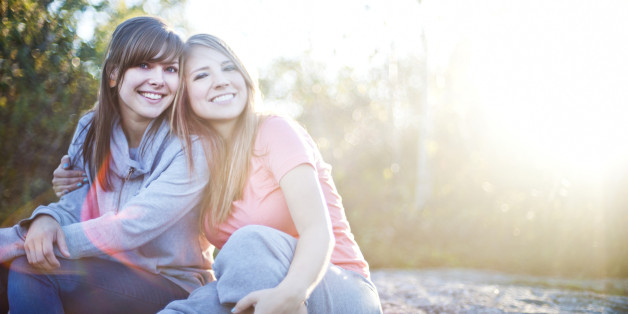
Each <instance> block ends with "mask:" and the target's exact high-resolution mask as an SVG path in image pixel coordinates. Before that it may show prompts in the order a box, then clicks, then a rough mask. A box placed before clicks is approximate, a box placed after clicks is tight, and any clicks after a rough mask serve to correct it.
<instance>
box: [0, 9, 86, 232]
mask: <svg viewBox="0 0 628 314" xmlns="http://www.w3.org/2000/svg"><path fill="white" fill-rule="evenodd" d="M50 3H51V1H28V0H27V1H12V0H10V1H3V2H2V6H1V7H0V17H1V19H2V20H1V23H2V30H1V32H2V36H1V37H0V38H1V39H0V40H1V41H0V53H1V57H0V58H1V59H0V69H1V70H0V95H1V96H0V122H1V123H0V142H2V148H0V149H1V152H0V191H2V194H1V195H0V208H1V209H2V213H1V214H2V217H0V218H3V219H2V220H4V218H6V217H7V216H8V215H9V214H11V213H12V210H13V209H15V208H18V207H19V206H20V205H22V204H24V203H27V202H30V201H32V200H39V201H48V200H49V197H46V196H45V195H46V194H45V193H46V192H47V191H48V190H49V187H50V183H49V180H50V175H51V173H52V170H53V169H54V168H55V166H54V165H56V164H58V162H59V158H60V156H62V155H64V152H66V151H67V147H68V144H69V140H70V138H71V135H72V131H73V128H74V126H75V123H76V121H77V118H78V116H77V113H79V111H80V110H83V109H86V108H88V107H90V106H91V105H92V104H93V102H94V100H95V98H96V97H95V95H96V90H97V85H96V79H95V78H94V77H93V76H92V75H91V74H89V73H88V72H87V71H86V70H85V67H84V62H85V61H86V60H89V59H90V58H92V57H93V56H94V51H93V50H91V49H89V47H88V46H85V45H80V44H78V43H80V42H79V41H78V38H77V36H76V32H75V29H76V18H75V15H74V13H75V12H77V11H81V10H83V9H85V7H86V1H64V2H63V5H62V6H61V7H60V8H58V9H57V10H54V11H53V10H51V9H49V8H48V6H49V4H50ZM42 174H43V175H42ZM47 195H48V196H50V193H48V194H47ZM31 205H32V204H31ZM31 209H32V208H31Z"/></svg>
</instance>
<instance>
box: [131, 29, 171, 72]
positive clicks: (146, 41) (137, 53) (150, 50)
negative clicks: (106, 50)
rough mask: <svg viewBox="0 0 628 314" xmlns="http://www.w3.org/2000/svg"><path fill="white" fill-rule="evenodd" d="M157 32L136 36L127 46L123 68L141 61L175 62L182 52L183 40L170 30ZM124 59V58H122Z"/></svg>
mask: <svg viewBox="0 0 628 314" xmlns="http://www.w3.org/2000/svg"><path fill="white" fill-rule="evenodd" d="M156 31H157V34H146V33H144V34H143V35H141V36H138V39H137V40H136V41H135V43H134V44H133V45H130V47H128V51H127V54H126V56H127V57H128V58H123V60H122V64H123V67H124V68H129V67H133V66H136V65H138V64H140V63H142V62H175V61H178V58H179V56H180V55H181V53H182V52H183V42H182V41H181V39H180V38H179V36H177V35H176V34H174V33H172V32H168V33H165V32H163V30H161V29H160V30H156ZM124 59H126V60H124Z"/></svg>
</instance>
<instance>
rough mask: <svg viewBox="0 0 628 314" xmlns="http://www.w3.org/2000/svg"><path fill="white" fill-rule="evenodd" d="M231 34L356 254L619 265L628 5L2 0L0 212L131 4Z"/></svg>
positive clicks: (535, 271)
mask: <svg viewBox="0 0 628 314" xmlns="http://www.w3.org/2000/svg"><path fill="white" fill-rule="evenodd" d="M143 14H152V15H159V16H162V17H164V18H165V19H167V20H168V21H169V22H170V23H171V24H172V25H174V26H175V28H176V29H177V31H178V32H179V33H180V34H181V35H182V37H184V38H186V37H189V36H190V35H192V34H195V33H199V32H205V33H211V34H214V35H217V36H219V37H221V38H223V39H224V40H226V41H227V43H229V44H230V45H231V46H232V48H233V49H234V50H235V51H236V53H238V54H239V56H240V57H241V58H242V59H243V61H244V63H245V64H246V65H247V67H248V69H249V70H250V71H251V72H253V73H254V76H255V77H256V78H257V79H258V81H259V85H260V88H261V94H262V95H261V98H262V99H263V103H262V104H261V105H260V109H261V110H272V111H278V112H281V113H284V114H287V115H290V116H292V117H294V118H295V119H297V120H298V121H299V122H301V123H302V124H303V125H304V126H305V127H306V128H307V129H308V131H309V132H310V133H311V134H312V136H313V137H314V139H315V140H316V142H317V143H318V145H319V147H320V149H321V151H322V153H323V156H324V157H325V159H326V161H327V162H328V163H330V164H331V165H332V166H333V175H334V178H335V180H336V185H337V186H338V189H339V190H340V193H341V195H342V196H343V200H344V205H345V208H346V213H347V216H348V219H349V221H350V223H351V226H352V229H353V231H354V233H355V236H356V238H357V240H358V243H359V244H360V246H361V248H362V250H363V252H364V254H365V255H366V258H367V260H368V261H369V262H370V264H371V267H372V268H375V269H377V268H428V267H463V268H478V269H490V270H498V271H504V272H510V273H518V274H530V275H555V276H566V277H571V278H601V277H624V278H625V277H628V227H627V225H628V214H627V210H628V193H626V191H625V190H624V189H625V188H626V187H627V186H628V162H627V161H628V88H626V83H628V80H627V79H626V73H628V60H627V56H628V41H627V40H626V38H627V36H628V31H627V30H628V3H627V2H620V1H558V0H557V1H540V0H528V1H515V0H513V1H498V0H494V1H489V0H481V1H473V2H471V1H452V0H441V1H435V0H432V1H429V0H423V1H418V0H389V1H375V0H345V1H341V2H338V1H333V0H318V1H300V0H292V1H289V0H263V1H262V0H234V1H215V0H210V1H202V0H187V1H174V0H172V1H170V0H149V1H100V0H87V1H86V0H67V1H59V0H57V1H45V0H44V1H33V0H23V1H14V0H2V1H1V2H0V25H1V26H0V54H1V55H0V147H1V148H0V150H1V151H0V221H2V223H3V225H4V226H9V225H11V224H13V223H15V222H16V221H17V220H18V219H20V218H21V217H24V216H26V215H28V214H29V213H30V212H31V211H32V210H33V209H34V208H35V206H37V205H38V204H45V203H49V202H51V201H53V200H55V196H54V193H53V192H52V190H51V184H50V181H51V178H52V171H53V170H54V168H56V166H57V165H58V162H59V159H60V157H61V156H62V155H63V154H65V152H66V151H67V147H68V144H69V141H70V137H71V134H72V132H73V129H74V127H75V125H76V122H77V120H78V118H79V116H80V114H81V113H82V112H84V111H85V110H87V109H89V108H90V107H92V106H93V104H94V101H95V99H96V93H97V88H98V84H97V79H98V77H99V71H100V63H101V62H102V58H103V51H104V49H105V46H106V44H107V42H108V40H109V37H110V34H111V32H112V31H113V29H114V28H115V26H116V25H117V24H118V23H120V22H121V21H123V20H125V19H126V18H128V17H131V16H135V15H143Z"/></svg>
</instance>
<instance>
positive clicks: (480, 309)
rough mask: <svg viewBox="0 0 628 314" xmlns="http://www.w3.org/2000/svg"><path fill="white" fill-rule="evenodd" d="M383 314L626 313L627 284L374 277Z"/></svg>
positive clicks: (441, 274)
mask: <svg viewBox="0 0 628 314" xmlns="http://www.w3.org/2000/svg"><path fill="white" fill-rule="evenodd" d="M372 279H373V282H374V283H375V285H376V286H377V289H378V292H379V295H380V299H381V302H382V308H383V310H384V313H387V314H395V313H628V280H627V279H601V280H573V279H561V278H550V277H534V276H522V275H509V274H503V273H497V272H490V271H481V270H469V269H426V270H394V269H380V270H373V271H372Z"/></svg>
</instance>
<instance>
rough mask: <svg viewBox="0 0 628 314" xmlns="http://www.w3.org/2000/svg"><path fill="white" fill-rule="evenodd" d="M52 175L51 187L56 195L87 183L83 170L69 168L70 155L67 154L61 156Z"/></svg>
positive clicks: (59, 195)
mask: <svg viewBox="0 0 628 314" xmlns="http://www.w3.org/2000/svg"><path fill="white" fill-rule="evenodd" d="M52 175H53V178H52V188H53V189H54V191H55V194H57V197H61V196H62V195H64V194H67V193H68V192H70V191H74V190H76V189H78V188H80V187H81V186H83V184H86V183H87V176H86V175H85V172H83V171H80V170H70V157H69V156H68V155H65V156H63V157H61V163H60V164H59V167H57V169H55V171H54V172H53V173H52Z"/></svg>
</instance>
